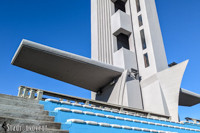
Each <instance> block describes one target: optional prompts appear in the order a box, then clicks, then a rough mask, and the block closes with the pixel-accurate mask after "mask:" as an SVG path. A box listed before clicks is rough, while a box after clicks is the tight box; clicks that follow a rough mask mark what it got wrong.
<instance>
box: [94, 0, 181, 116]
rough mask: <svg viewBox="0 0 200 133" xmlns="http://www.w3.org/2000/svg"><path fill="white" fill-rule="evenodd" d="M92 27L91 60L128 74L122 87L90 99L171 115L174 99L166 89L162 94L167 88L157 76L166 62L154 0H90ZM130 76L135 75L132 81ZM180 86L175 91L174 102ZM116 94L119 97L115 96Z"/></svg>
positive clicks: (104, 91)
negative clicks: (121, 69)
mask: <svg viewBox="0 0 200 133" xmlns="http://www.w3.org/2000/svg"><path fill="white" fill-rule="evenodd" d="M91 24H92V28H91V29H92V59H94V60H97V61H101V62H104V63H108V64H111V65H114V66H117V67H120V68H123V69H125V70H127V71H128V73H129V74H128V77H127V79H126V80H125V81H124V82H125V87H124V88H123V87H116V86H115V87H114V88H112V87H107V86H106V87H105V88H102V90H101V92H100V94H99V93H94V92H92V98H93V99H97V100H103V101H107V102H111V103H116V104H121V105H125V106H131V107H134V108H138V109H144V110H146V111H152V112H156V113H161V114H165V115H171V111H170V108H174V106H173V107H171V105H167V104H169V103H168V99H169V100H170V99H171V97H173V96H171V95H170V94H169V95H168V91H169V90H170V89H169V88H167V92H164V90H165V89H164V88H165V87H166V85H164V84H162V85H161V83H160V79H159V78H157V77H158V76H156V75H157V74H158V73H159V72H162V71H163V70H165V69H167V68H168V63H167V59H166V54H165V48H164V44H163V39H162V34H161V30H160V25H159V20H158V15H157V10H156V5H155V0H91ZM183 68H184V67H183ZM183 72H184V71H182V74H180V79H182V76H181V75H183ZM130 73H133V74H134V75H137V74H138V75H137V76H136V77H135V78H132V77H133V76H130ZM162 75H163V74H162ZM171 76H172V75H171ZM172 77H176V76H172ZM169 78H170V77H169ZM178 79H179V78H178ZM120 82H122V81H120ZM166 82H168V81H167V80H166V81H164V83H166ZM180 83H181V80H179V82H177V84H176V87H175V88H176V89H175V90H177V91H175V90H174V92H175V93H174V94H176V95H177V96H176V100H175V99H174V101H176V103H177V102H178V93H179V89H180ZM120 85H121V84H120ZM120 85H119V86H120ZM162 86H163V88H162ZM118 93H119V95H120V94H121V95H122V96H121V97H120V96H119V97H116V94H118ZM116 98H117V99H116ZM172 99H173V98H172ZM177 105H178V103H177ZM177 108H178V106H177ZM177 110H178V109H177ZM177 115H178V112H177V111H176V117H177V118H178V116H177Z"/></svg>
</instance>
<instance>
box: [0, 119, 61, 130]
mask: <svg viewBox="0 0 200 133" xmlns="http://www.w3.org/2000/svg"><path fill="white" fill-rule="evenodd" d="M3 123H6V125H13V126H17V125H18V126H23V127H24V126H31V127H33V126H34V127H39V126H43V127H47V128H48V129H60V127H61V124H60V123H55V122H49V121H38V120H28V119H18V118H11V117H0V127H2V125H3Z"/></svg>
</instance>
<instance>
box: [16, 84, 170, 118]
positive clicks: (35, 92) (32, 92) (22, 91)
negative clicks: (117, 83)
mask: <svg viewBox="0 0 200 133" xmlns="http://www.w3.org/2000/svg"><path fill="white" fill-rule="evenodd" d="M43 96H51V97H55V98H59V99H60V101H63V100H67V101H73V102H75V103H83V104H85V105H91V106H93V107H99V108H102V109H103V108H105V109H106V108H109V109H112V110H119V111H121V112H129V113H131V114H135V115H139V116H144V117H148V118H156V119H160V120H170V119H171V117H170V116H167V115H162V114H157V113H152V112H147V111H144V110H140V109H135V108H131V107H127V106H121V105H117V104H111V103H106V102H102V101H97V100H90V99H85V98H80V97H75V96H69V95H65V94H60V93H56V92H51V91H46V90H41V89H36V88H31V87H26V86H20V87H19V92H18V97H23V98H28V99H33V100H45V97H43Z"/></svg>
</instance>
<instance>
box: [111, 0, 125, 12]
mask: <svg viewBox="0 0 200 133" xmlns="http://www.w3.org/2000/svg"><path fill="white" fill-rule="evenodd" d="M114 4H115V12H117V11H118V10H121V11H123V12H126V8H125V4H126V3H125V2H123V1H121V0H117V1H116V2H115V3H114Z"/></svg>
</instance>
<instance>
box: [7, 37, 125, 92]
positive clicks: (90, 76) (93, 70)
mask: <svg viewBox="0 0 200 133" xmlns="http://www.w3.org/2000/svg"><path fill="white" fill-rule="evenodd" d="M11 63H12V64H13V65H16V66H19V67H22V68H25V69H28V70H31V71H34V72H37V73H39V74H43V75H45V76H48V77H52V78H55V79H58V80H61V81H64V82H67V83H70V84H73V85H76V86H79V87H82V88H85V89H88V90H91V91H94V92H96V91H98V90H99V89H101V88H102V87H104V86H106V85H107V84H109V83H110V82H112V81H113V80H114V79H116V78H118V77H119V76H120V75H121V74H122V72H123V71H124V70H123V69H122V68H118V67H115V66H112V65H108V64H104V63H101V62H98V61H95V60H92V59H89V58H86V57H82V56H79V55H75V54H72V53H68V52H65V51H62V50H58V49H55V48H51V47H48V46H44V45H41V44H38V43H35V42H31V41H28V40H22V42H21V44H20V46H19V48H18V50H17V51H16V53H15V55H14V57H13V59H12V62H11Z"/></svg>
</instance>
